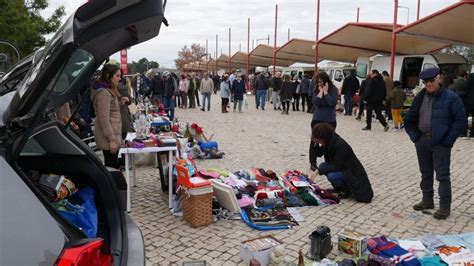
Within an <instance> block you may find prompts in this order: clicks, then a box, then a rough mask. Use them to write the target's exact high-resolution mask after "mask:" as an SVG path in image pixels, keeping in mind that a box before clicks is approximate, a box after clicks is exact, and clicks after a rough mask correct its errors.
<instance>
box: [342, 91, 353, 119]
mask: <svg viewBox="0 0 474 266" xmlns="http://www.w3.org/2000/svg"><path fill="white" fill-rule="evenodd" d="M353 106H354V97H352V96H350V95H344V110H345V111H346V114H349V115H352V107H353Z"/></svg>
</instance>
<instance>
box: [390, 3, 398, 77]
mask: <svg viewBox="0 0 474 266" xmlns="http://www.w3.org/2000/svg"><path fill="white" fill-rule="evenodd" d="M394 4H395V6H394V8H393V28H392V50H391V53H390V78H392V79H393V78H394V77H393V71H394V66H395V51H396V48H397V35H396V34H395V30H396V29H397V17H398V0H394Z"/></svg>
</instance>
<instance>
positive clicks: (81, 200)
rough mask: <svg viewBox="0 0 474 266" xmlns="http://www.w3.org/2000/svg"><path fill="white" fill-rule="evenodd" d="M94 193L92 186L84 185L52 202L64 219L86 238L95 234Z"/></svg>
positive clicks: (95, 212) (96, 222)
mask: <svg viewBox="0 0 474 266" xmlns="http://www.w3.org/2000/svg"><path fill="white" fill-rule="evenodd" d="M94 194H95V191H94V189H93V188H90V187H86V188H83V189H81V190H79V191H78V192H76V193H75V194H74V195H72V196H71V197H69V198H67V199H63V200H61V201H59V202H57V203H54V204H53V205H54V207H55V208H56V209H57V210H58V211H59V213H60V214H61V215H62V216H63V217H64V218H65V219H66V220H68V221H69V222H70V223H72V224H73V225H75V226H76V227H77V228H79V229H80V230H81V231H83V232H84V233H85V234H86V236H87V237H88V238H95V237H96V236H97V224H98V218H97V208H96V206H95V201H94Z"/></svg>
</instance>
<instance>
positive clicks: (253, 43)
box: [252, 40, 255, 50]
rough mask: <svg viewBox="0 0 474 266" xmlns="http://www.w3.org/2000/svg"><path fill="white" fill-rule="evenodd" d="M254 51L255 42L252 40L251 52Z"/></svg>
mask: <svg viewBox="0 0 474 266" xmlns="http://www.w3.org/2000/svg"><path fill="white" fill-rule="evenodd" d="M253 49H255V40H252V50H253Z"/></svg>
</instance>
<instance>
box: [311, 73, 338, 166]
mask: <svg viewBox="0 0 474 266" xmlns="http://www.w3.org/2000/svg"><path fill="white" fill-rule="evenodd" d="M316 80H317V83H316V87H315V88H314V89H313V106H314V111H313V120H312V121H311V130H313V128H314V126H315V125H317V124H320V123H328V124H330V125H331V126H333V127H334V130H335V129H336V125H337V123H336V104H337V93H338V90H337V88H336V86H334V84H332V82H331V79H330V78H329V76H328V74H327V73H326V72H319V73H318V75H317V77H316ZM314 144H315V143H313V142H312V141H311V143H310V145H309V163H310V167H311V170H312V171H315V170H317V169H318V167H317V163H316V153H315V152H314V149H313V146H314Z"/></svg>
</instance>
